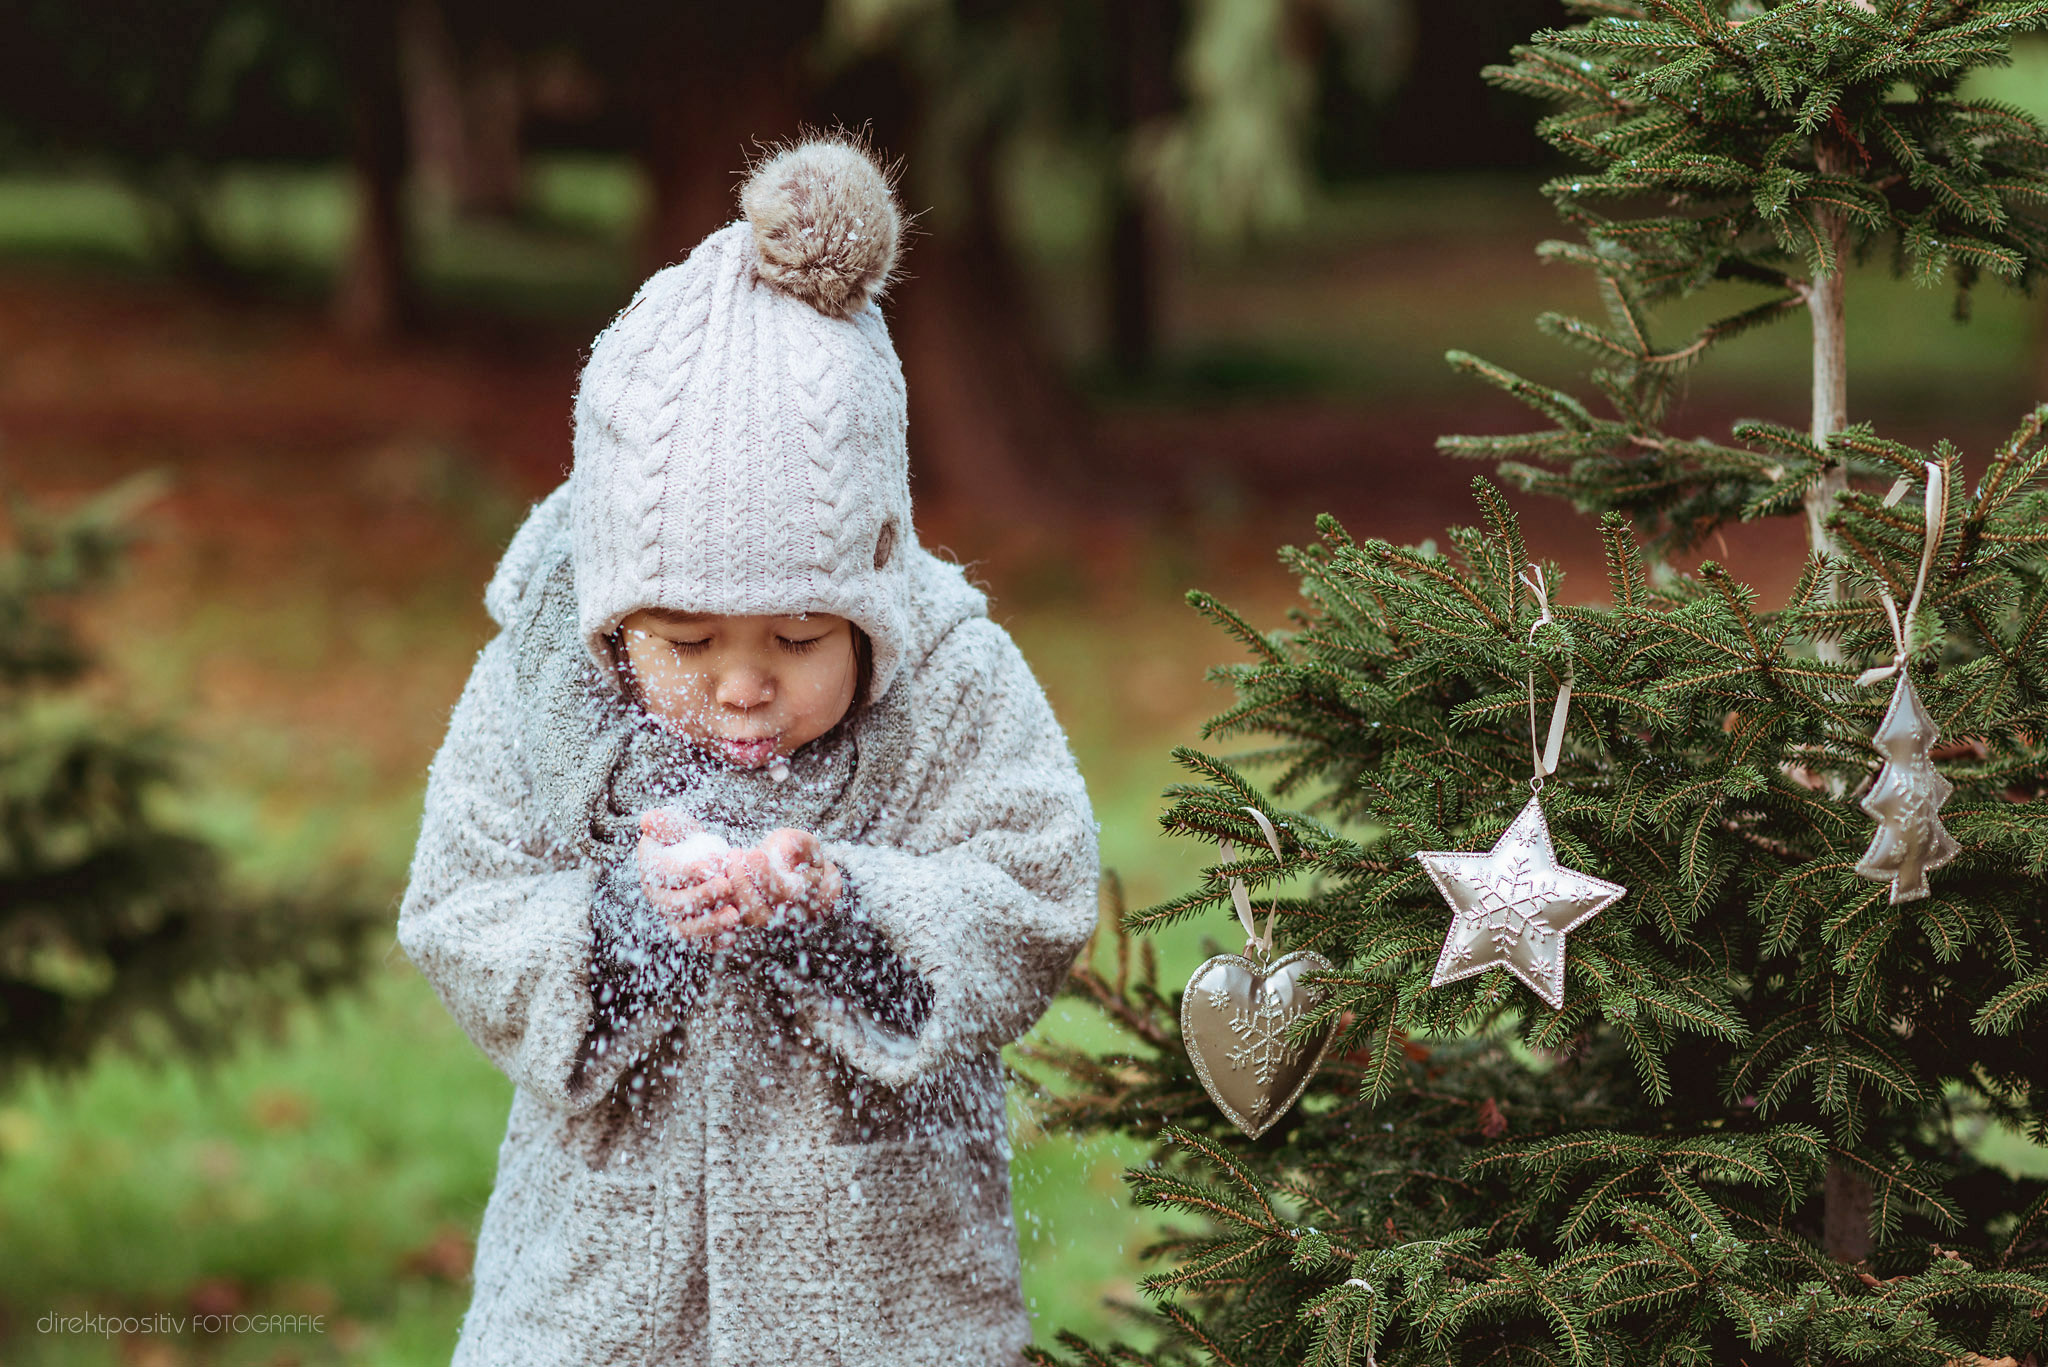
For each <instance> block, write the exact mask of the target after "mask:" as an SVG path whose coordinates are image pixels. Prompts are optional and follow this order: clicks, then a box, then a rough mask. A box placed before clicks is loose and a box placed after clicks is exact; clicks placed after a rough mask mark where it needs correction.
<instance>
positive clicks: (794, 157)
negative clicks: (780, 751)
mask: <svg viewBox="0 0 2048 1367" xmlns="http://www.w3.org/2000/svg"><path fill="white" fill-rule="evenodd" d="M848 175H853V176H854V177H855V179H857V180H859V181H860V182H861V183H860V184H858V185H853V186H852V187H851V188H848V187H847V186H846V185H844V184H842V181H843V180H844V178H845V177H846V176H848ZM771 191H772V193H771ZM743 200H744V202H745V203H747V204H748V205H749V211H750V213H761V214H772V215H773V218H774V224H775V226H774V227H773V228H772V229H771V230H764V228H763V226H762V224H760V223H758V222H753V221H749V220H741V221H739V222H736V223H732V224H729V225H727V226H726V227H724V228H722V229H720V230H719V231H718V232H715V233H713V234H712V235H711V236H710V237H707V238H706V239H705V240H704V241H703V242H702V243H700V244H698V246H697V248H696V249H695V250H694V251H692V252H691V253H690V255H689V257H688V258H687V259H686V260H684V261H683V262H682V263H681V264H680V265H676V266H671V267H670V268H668V269H667V270H664V271H661V272H660V273H658V274H656V275H655V276H654V277H653V278H652V279H650V280H649V281H648V282H647V283H646V285H645V286H643V287H642V288H641V290H640V293H639V295H638V296H637V297H636V298H635V299H634V300H633V302H632V304H631V305H629V306H628V307H627V308H626V309H625V310H624V311H623V312H622V313H620V315H619V316H618V318H617V319H615V320H614V321H613V323H612V325H611V326H610V327H608V328H607V329H605V331H604V333H603V334H602V335H601V336H599V338H598V339H597V342H596V344H595V346H593V347H592V349H591V355H590V361H589V363H588V365H586V366H585V367H584V372H583V381H582V385H581V387H580V390H579V393H578V398H577V404H576V437H575V443H576V460H575V467H574V471H573V473H572V475H571V477H570V488H571V495H572V499H573V501H574V503H575V510H574V523H575V529H576V576H577V580H576V591H577V601H578V618H579V622H580V625H581V628H582V631H583V634H584V640H585V644H586V647H587V648H588V650H589V651H590V653H591V655H592V657H593V658H595V659H597V660H599V661H601V662H604V663H607V664H609V663H611V661H610V658H609V651H608V648H607V646H606V638H607V636H608V635H609V633H610V632H611V630H612V628H613V627H615V626H617V625H618V623H619V621H620V620H621V619H622V618H624V617H625V616H627V615H628V614H629V613H632V612H634V611H636V610H638V609H640V608H649V607H660V608H671V609H675V610H677V611H681V612H703V613H719V614H758V613H776V614H782V613H788V614H795V613H803V612H823V613H834V614H837V615H838V616H841V617H846V618H849V619H851V620H852V621H853V622H854V623H855V624H856V625H858V626H859V627H860V628H861V629H862V630H863V631H865V632H866V633H867V634H868V636H869V638H870V639H871V640H872V641H873V643H874V657H873V658H874V665H873V669H874V673H873V679H872V684H871V693H872V695H873V696H875V697H880V696H882V695H883V694H884V693H886V692H887V691H888V688H889V685H890V682H891V681H892V680H893V679H894V677H895V674H896V670H897V666H898V661H899V657H900V654H901V648H902V640H903V634H904V631H905V615H904V614H905V612H906V610H907V606H906V605H907V593H908V588H907V583H906V580H905V577H904V568H903V567H904V557H903V556H902V555H901V554H900V553H899V552H900V551H902V550H903V548H905V547H906V546H908V545H909V544H910V543H911V541H912V539H913V531H912V526H911V509H910V464H909V456H908V451H907V448H906V445H905V433H906V428H907V424H906V420H905V401H904V386H903V372H902V367H901V365H900V364H899V363H898V361H897V358H896V351H895V348H894V346H893V345H891V343H890V341H889V332H888V328H887V327H886V325H885V324H884V323H883V321H882V317H881V314H880V312H879V311H878V310H877V308H876V306H875V303H874V295H875V292H876V290H878V289H879V288H880V285H881V283H882V281H883V280H884V279H885V278H886V276H887V274H888V272H889V270H890V269H891V267H892V265H893V260H894V256H893V252H894V243H895V237H896V228H895V226H894V222H895V219H894V215H895V209H894V206H893V204H892V203H891V202H890V201H889V198H888V189H887V185H886V183H885V182H884V181H883V179H882V177H881V173H880V172H879V171H877V170H876V169H875V168H874V166H873V164H872V163H871V162H870V161H868V160H867V158H866V157H865V155H864V154H861V153H859V152H858V151H857V149H853V148H851V147H849V146H848V145H846V144H836V143H835V144H829V145H824V146H821V145H815V144H813V145H807V146H806V147H799V148H795V149H792V150H790V151H787V152H784V153H782V154H780V155H779V156H778V157H776V158H775V159H774V160H772V161H770V162H768V163H767V164H765V165H764V166H763V167H761V168H760V170H759V171H758V172H757V173H756V175H755V177H754V179H753V180H750V181H749V182H748V188H747V190H746V192H745V193H744V195H743ZM878 204H879V205H880V206H882V208H885V209H886V210H887V213H888V215H889V216H890V217H889V224H890V226H889V229H888V232H887V233H886V235H885V237H886V243H884V242H882V241H879V240H878V241H876V242H868V241H866V240H865V239H859V240H857V241H856V242H855V243H854V244H853V245H857V246H860V247H861V248H862V250H861V251H859V252H855V251H853V250H851V248H850V246H849V243H848V242H847V237H848V235H849V234H854V235H858V234H860V233H862V232H864V231H867V230H868V228H869V219H870V218H871V217H872V216H874V215H875V214H876V213H877V212H878V210H877V208H876V206H877V205H878ZM856 219H858V220H859V226H853V225H854V223H855V220H856ZM806 241H815V242H817V243H820V244H822V245H820V246H819V248H818V251H819V252H820V253H822V255H820V257H819V259H818V260H816V261H810V259H809V258H807V257H805V256H804V255H803V250H804V249H803V244H804V243H805V242H806ZM764 242H765V243H766V244H767V246H768V248H769V249H770V250H771V251H773V252H774V253H775V254H776V259H775V260H774V261H773V262H772V263H771V262H767V261H764V258H763V256H762V250H763V244H764ZM885 245H886V248H887V250H886V251H884V250H882V248H883V247H884V246H885ZM827 258H829V259H827Z"/></svg>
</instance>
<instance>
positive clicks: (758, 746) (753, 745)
mask: <svg viewBox="0 0 2048 1367" xmlns="http://www.w3.org/2000/svg"><path fill="white" fill-rule="evenodd" d="M711 745H712V748H713V749H715V750H717V751H718V753H719V754H721V755H723V756H725V758H726V760H727V761H728V762H730V763H732V764H737V765H739V766H740V767H741V768H743V769H758V768H760V767H761V766H762V765H764V764H766V763H767V762H768V761H769V760H771V759H773V758H775V738H774V737H773V736H764V737H762V738H761V739H760V740H724V739H717V740H713V741H712V742H711Z"/></svg>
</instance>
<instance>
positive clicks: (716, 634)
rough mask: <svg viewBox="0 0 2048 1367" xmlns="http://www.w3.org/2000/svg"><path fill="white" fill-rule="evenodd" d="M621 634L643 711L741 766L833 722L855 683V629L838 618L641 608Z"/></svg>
mask: <svg viewBox="0 0 2048 1367" xmlns="http://www.w3.org/2000/svg"><path fill="white" fill-rule="evenodd" d="M619 627H620V632H619V635H620V641H621V644H622V645H623V647H624V650H625V656H626V666H627V669H628V670H629V671H630V683H631V685H632V686H633V687H634V688H635V690H636V691H637V692H638V694H639V698H640V703H641V706H643V707H645V708H646V709H647V710H648V711H649V712H650V713H652V714H653V715H654V716H655V717H657V718H659V719H660V720H661V722H662V723H663V724H664V725H666V726H667V727H669V729H670V730H672V731H675V732H677V733H678V734H680V735H682V736H685V737H687V738H689V739H690V740H692V741H695V742H696V743H698V744H699V745H702V746H705V747H706V748H708V749H711V750H714V751H716V752H717V753H718V754H720V755H722V756H723V757H724V758H725V759H726V760H728V761H730V762H731V763H733V764H737V765H741V766H743V767H745V768H748V769H758V768H759V767H761V766H762V765H764V764H766V763H768V762H769V761H770V760H772V759H774V758H775V757H776V756H777V755H787V754H789V753H791V752H792V751H794V750H795V749H796V748H797V747H798V746H800V745H803V744H805V743H806V742H808V741H813V740H816V739H817V738H818V737H820V736H822V735H824V734H825V733H826V732H827V731H830V730H831V729H832V728H833V727H834V726H836V725H838V724H839V719H840V718H841V717H844V716H845V715H846V710H847V708H849V707H851V706H852V705H853V695H854V690H855V687H856V686H857V685H858V684H859V682H860V680H859V667H858V665H857V664H856V662H855V658H854V648H853V624H852V623H851V622H848V621H847V620H846V619H845V618H844V617H833V616H830V615H827V614H822V613H813V614H810V615H808V616H803V617H710V616H704V615H701V614H695V613H680V612H669V611H666V610H664V609H660V608H645V609H642V610H641V611H639V612H636V613H634V614H632V615H631V616H630V617H628V618H626V619H625V621H623V622H621V623H620V624H619Z"/></svg>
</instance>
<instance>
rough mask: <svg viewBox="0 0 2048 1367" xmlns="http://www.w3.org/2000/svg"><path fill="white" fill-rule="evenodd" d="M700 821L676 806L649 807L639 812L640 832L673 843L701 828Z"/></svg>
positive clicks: (666, 842)
mask: <svg viewBox="0 0 2048 1367" xmlns="http://www.w3.org/2000/svg"><path fill="white" fill-rule="evenodd" d="M703 829H704V826H703V824H702V823H701V822H699V821H697V820H696V819H695V818H693V817H691V816H690V815H689V814H688V813H686V812H684V811H683V810H682V809H681V808H678V807H650V808H648V809H647V810H646V811H644V812H642V813H640V834H641V835H643V836H648V837H651V838H652V839H655V840H658V841H660V842H662V843H663V844H667V845H673V844H674V843H676V842H677V841H678V840H683V839H686V838H687V837H689V836H693V835H695V834H697V833H698V832H699V831H701V830H703Z"/></svg>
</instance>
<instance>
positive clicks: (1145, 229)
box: [1103, 0, 1177, 377]
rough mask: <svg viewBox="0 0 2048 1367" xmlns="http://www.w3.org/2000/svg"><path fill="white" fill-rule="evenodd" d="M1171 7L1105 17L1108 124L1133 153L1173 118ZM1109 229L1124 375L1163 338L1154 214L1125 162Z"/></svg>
mask: <svg viewBox="0 0 2048 1367" xmlns="http://www.w3.org/2000/svg"><path fill="white" fill-rule="evenodd" d="M1173 5H1174V0H1120V3H1118V4H1114V5H1111V6H1109V7H1108V8H1107V10H1106V11H1105V18H1106V20H1107V23H1108V38H1109V43H1108V47H1109V53H1110V61H1111V65H1112V70H1111V75H1110V85H1111V99H1110V104H1111V111H1112V112H1111V123H1112V125H1113V126H1114V128H1115V130H1116V134H1117V142H1118V143H1119V145H1120V146H1121V147H1124V148H1128V147H1130V146H1131V144H1132V143H1133V141H1134V140H1135V136H1136V135H1137V133H1138V132H1139V131H1140V130H1142V129H1143V128H1144V127H1145V125H1146V124H1148V123H1151V122H1153V121H1154V120H1157V119H1161V118H1164V117H1166V116H1167V115H1168V114H1170V113H1172V112H1173V108H1174V86H1173V46H1174V30H1175V28H1176V26H1177V25H1176V16H1175V14H1174V13H1173ZM1109 194H1110V204H1111V211H1110V230H1109V236H1108V239H1107V241H1106V242H1105V244H1104V246H1105V248H1106V251H1105V253H1104V261H1103V267H1104V270H1103V286H1104V300H1105V310H1104V311H1105V313H1106V315H1107V318H1108V323H1109V327H1108V333H1109V356H1110V360H1111V362H1112V363H1113V364H1114V365H1115V366H1116V369H1117V371H1118V373H1119V374H1122V375H1124V376H1126V377H1131V376H1136V375H1141V374H1144V373H1145V372H1146V371H1148V370H1150V369H1151V368H1152V363H1153V360H1154V356H1155V353H1156V351H1157V349H1158V338H1159V326H1158V318H1159V242H1158V240H1157V234H1156V225H1155V224H1154V221H1153V220H1154V213H1153V208H1152V204H1151V202H1150V199H1149V197H1148V196H1147V195H1146V193H1145V189H1144V187H1143V186H1142V185H1139V184H1137V183H1136V181H1135V179H1134V176H1133V173H1132V169H1131V167H1130V165H1129V164H1128V161H1127V160H1126V159H1122V158H1119V160H1118V163H1117V164H1116V165H1115V166H1113V167H1111V169H1110V191H1109Z"/></svg>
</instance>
